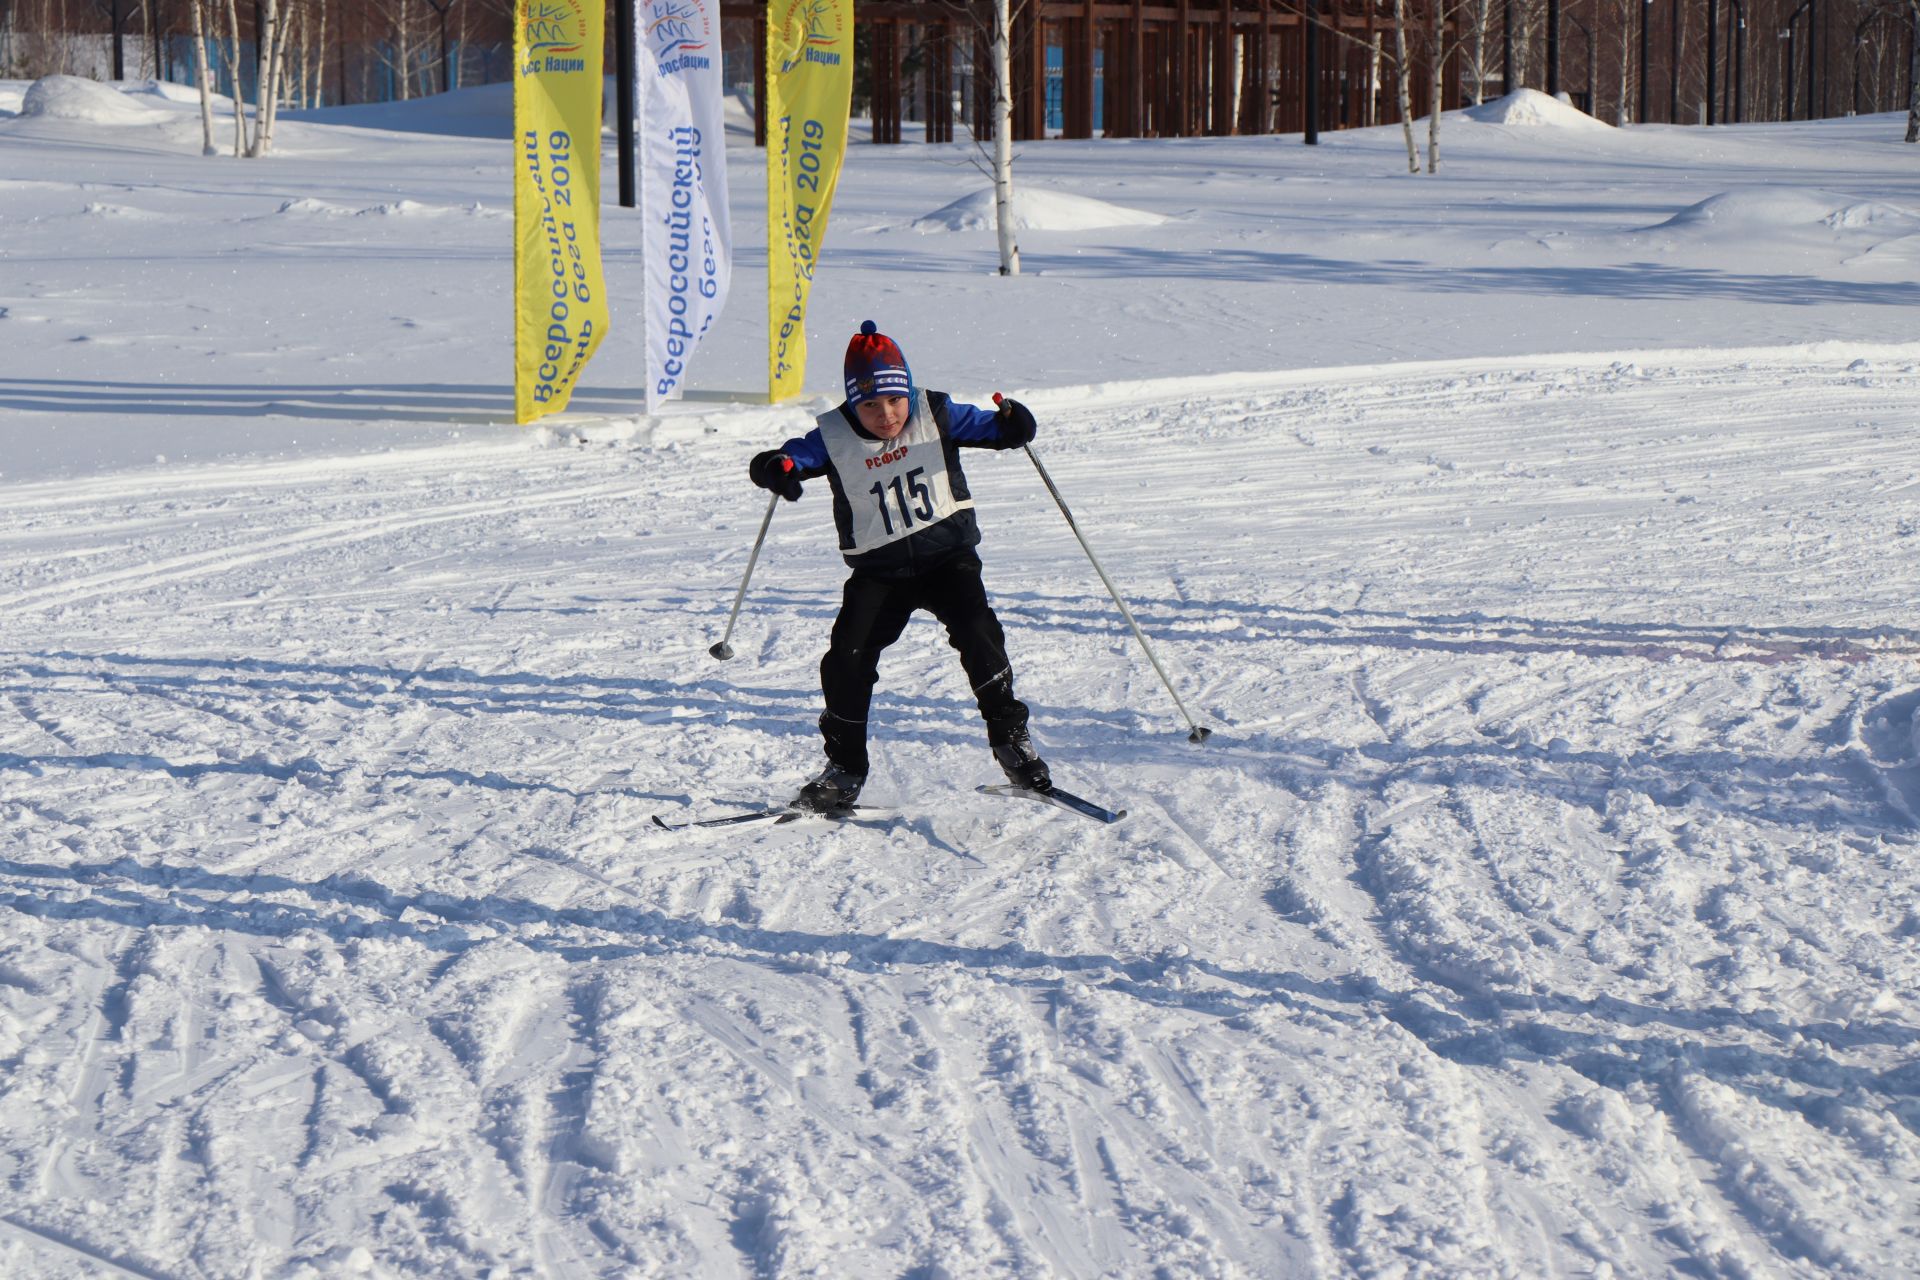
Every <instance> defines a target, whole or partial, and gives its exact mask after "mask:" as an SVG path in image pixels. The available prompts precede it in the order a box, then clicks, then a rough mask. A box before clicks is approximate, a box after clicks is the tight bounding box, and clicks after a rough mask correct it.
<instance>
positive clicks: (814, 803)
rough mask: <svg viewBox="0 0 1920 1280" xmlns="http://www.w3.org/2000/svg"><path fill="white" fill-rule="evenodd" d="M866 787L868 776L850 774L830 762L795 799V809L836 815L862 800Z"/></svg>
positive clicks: (801, 789)
mask: <svg viewBox="0 0 1920 1280" xmlns="http://www.w3.org/2000/svg"><path fill="white" fill-rule="evenodd" d="M865 785H867V775H866V774H864V773H849V772H847V771H846V770H845V769H842V768H841V767H840V766H839V765H837V764H835V763H834V762H833V761H831V760H829V761H827V767H826V768H824V769H822V770H821V771H820V776H819V777H817V778H815V779H814V780H813V781H812V782H809V783H808V784H807V785H806V786H804V787H802V788H800V794H799V795H797V796H795V797H794V798H793V807H794V808H796V809H805V810H806V811H807V812H809V813H834V812H836V811H838V810H841V809H850V808H852V807H853V802H854V801H855V800H857V799H859V798H860V788H861V787H864V786H865Z"/></svg>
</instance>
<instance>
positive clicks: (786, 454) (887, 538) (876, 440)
mask: <svg viewBox="0 0 1920 1280" xmlns="http://www.w3.org/2000/svg"><path fill="white" fill-rule="evenodd" d="M845 372H846V380H847V398H846V401H845V402H844V403H842V404H841V405H840V406H839V407H838V408H835V409H832V410H830V411H828V412H827V413H824V414H821V415H820V417H819V419H818V420H817V422H816V424H815V426H814V429H813V430H812V431H809V432H808V433H807V434H806V435H804V436H799V437H796V438H794V439H792V440H789V441H787V442H786V443H785V444H783V445H781V446H780V447H779V448H778V449H770V450H768V451H767V452H765V453H762V454H758V455H757V456H755V458H754V459H753V461H752V463H751V464H749V466H748V468H747V474H748V476H749V478H751V479H752V481H753V483H755V484H756V485H759V486H760V487H761V488H762V489H768V490H771V491H772V492H774V493H778V494H779V495H780V496H782V497H784V498H785V499H787V500H788V501H789V502H792V501H794V500H796V499H797V498H799V496H800V492H801V487H800V486H801V482H802V481H803V480H811V479H813V478H814V477H816V476H825V477H826V478H827V483H828V484H829V485H830V486H832V489H833V522H834V525H835V527H836V528H837V529H838V531H839V534H840V552H841V555H842V556H843V557H844V558H845V559H846V562H847V564H848V566H849V567H850V568H852V570H853V572H852V573H851V574H850V575H848V577H847V582H846V586H845V588H844V589H843V590H842V593H841V600H840V613H839V616H838V617H836V618H835V619H834V623H833V638H832V641H831V643H830V645H829V647H828V649H827V653H826V656H825V657H823V658H822V659H820V687H821V691H822V692H823V693H824V694H825V698H826V710H825V711H823V712H821V715H820V733H821V736H822V737H824V738H825V739H826V750H827V765H826V768H825V769H823V770H822V771H821V772H820V775H819V776H818V777H816V778H814V779H813V780H812V781H811V782H809V783H807V784H806V786H804V787H802V788H801V790H800V794H799V795H798V796H797V797H795V799H794V804H795V805H796V806H797V807H799V808H803V809H809V810H812V811H814V812H818V813H827V812H832V811H834V810H837V809H844V808H846V807H848V806H850V805H851V804H853V802H854V799H855V797H857V796H858V795H859V794H860V788H861V787H862V786H863V785H865V783H866V780H867V769H868V760H867V710H868V706H869V705H870V703H871V702H872V699H873V685H874V681H875V679H876V677H877V668H878V664H879V660H880V654H881V652H882V651H883V650H884V649H885V648H886V647H887V646H888V645H890V644H892V643H893V642H894V641H895V640H897V639H899V638H900V633H901V631H902V630H904V629H905V627H906V625H907V620H908V619H909V618H911V617H912V616H913V612H914V610H916V609H925V610H927V612H929V613H931V614H933V616H934V617H936V618H938V619H940V621H941V622H942V623H943V624H945V626H946V628H947V639H948V642H949V643H950V644H952V645H953V647H954V648H955V649H957V650H959V652H960V665H961V666H962V667H963V668H964V669H965V670H966V673H967V679H968V680H969V681H971V682H972V685H973V693H974V697H975V698H976V699H977V700H978V702H979V705H980V715H981V717H982V718H983V719H984V720H985V721H986V722H987V743H988V745H989V746H991V747H992V749H993V755H994V759H995V760H997V761H998V762H999V764H1000V767H1001V768H1002V769H1003V770H1004V771H1005V772H1006V775H1007V778H1008V780H1009V781H1011V782H1013V783H1015V784H1016V785H1018V786H1023V787H1028V788H1031V789H1032V790H1035V791H1041V792H1045V791H1048V790H1050V789H1051V788H1052V785H1053V783H1052V779H1051V778H1050V777H1049V776H1048V773H1047V765H1046V761H1044V760H1042V759H1041V758H1040V756H1039V754H1038V753H1037V752H1036V751H1035V750H1034V747H1033V741H1032V739H1031V738H1030V737H1029V736H1028V734H1027V706H1026V704H1025V703H1023V702H1021V701H1020V700H1019V699H1018V698H1016V697H1014V696H1013V666H1012V664H1011V663H1010V662H1009V661H1008V659H1007V645H1006V636H1005V634H1004V633H1003V632H1002V631H1001V629H1000V619H999V618H998V617H996V616H995V615H994V612H993V606H992V605H991V604H989V603H988V602H987V593H986V588H985V587H984V586H983V585H982V583H981V580H980V556H979V554H978V553H977V552H976V551H975V550H974V548H975V547H976V546H978V545H979V543H980V527H979V525H978V524H977V523H976V522H975V520H974V515H973V498H972V495H971V491H970V490H969V489H968V488H967V478H966V475H965V473H964V472H962V471H961V469H960V454H959V449H960V448H961V447H972V448H983V449H1017V448H1019V447H1020V446H1021V445H1024V444H1027V443H1029V442H1030V441H1031V440H1032V439H1033V435H1034V431H1035V423H1034V420H1033V414H1031V413H1029V412H1028V411H1027V410H1026V408H1025V407H1024V406H1022V405H1019V404H1017V403H1015V402H1014V401H1012V400H1003V401H1001V402H1000V408H999V411H998V412H997V413H995V412H991V411H989V410H986V409H980V408H976V407H975V406H973V405H970V404H960V403H958V402H956V401H954V400H952V399H949V398H948V396H947V395H946V394H945V393H944V392H940V391H924V390H921V389H920V388H918V387H916V386H915V385H914V382H913V372H912V370H910V369H909V368H908V367H907V359H906V357H905V356H904V355H902V354H901V351H900V347H899V344H897V343H895V342H894V340H893V339H891V338H889V337H887V336H886V335H885V334H883V333H881V332H879V330H878V327H877V326H876V325H875V324H874V322H873V321H871V320H868V321H866V322H865V323H863V324H862V325H861V326H860V332H859V333H857V334H855V335H854V336H853V339H852V341H850V342H849V343H848V344H847V355H846V361H845Z"/></svg>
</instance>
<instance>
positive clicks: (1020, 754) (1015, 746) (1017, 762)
mask: <svg viewBox="0 0 1920 1280" xmlns="http://www.w3.org/2000/svg"><path fill="white" fill-rule="evenodd" d="M993 758H994V759H995V760H998V761H999V762H1000V768H1001V769H1002V770H1004V771H1005V773H1006V775H1007V781H1008V782H1011V783H1012V784H1013V785H1014V786H1016V787H1025V788H1026V789H1027V790H1029V791H1038V792H1041V793H1043V794H1044V793H1045V792H1048V791H1051V790H1053V775H1052V774H1050V773H1048V772H1047V762H1046V761H1045V760H1042V759H1041V758H1040V753H1039V752H1038V751H1035V750H1034V749H1033V739H1032V738H1030V737H1028V736H1027V731H1026V730H1025V729H1016V730H1014V731H1013V732H1012V733H1010V734H1008V735H1007V739H1006V741H1005V742H996V743H994V744H993Z"/></svg>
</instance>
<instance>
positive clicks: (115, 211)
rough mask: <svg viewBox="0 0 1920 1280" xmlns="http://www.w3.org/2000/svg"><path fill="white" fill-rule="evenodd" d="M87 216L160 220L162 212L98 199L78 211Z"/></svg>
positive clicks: (135, 220)
mask: <svg viewBox="0 0 1920 1280" xmlns="http://www.w3.org/2000/svg"><path fill="white" fill-rule="evenodd" d="M80 212H81V213H83V214H85V215H87V216H88V217H89V218H126V219H129V220H131V221H134V222H162V221H165V219H166V215H165V214H164V213H155V212H154V211H153V210H151V209H136V208H133V207H132V206H131V205H124V204H101V203H99V202H98V201H96V202H94V203H92V204H89V205H88V206H87V207H86V208H84V209H82V210H81V211H80Z"/></svg>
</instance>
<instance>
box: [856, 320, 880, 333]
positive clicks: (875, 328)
mask: <svg viewBox="0 0 1920 1280" xmlns="http://www.w3.org/2000/svg"><path fill="white" fill-rule="evenodd" d="M860 332H862V333H878V332H880V326H879V325H877V324H875V323H874V322H873V321H871V320H862V321H861V322H860Z"/></svg>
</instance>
